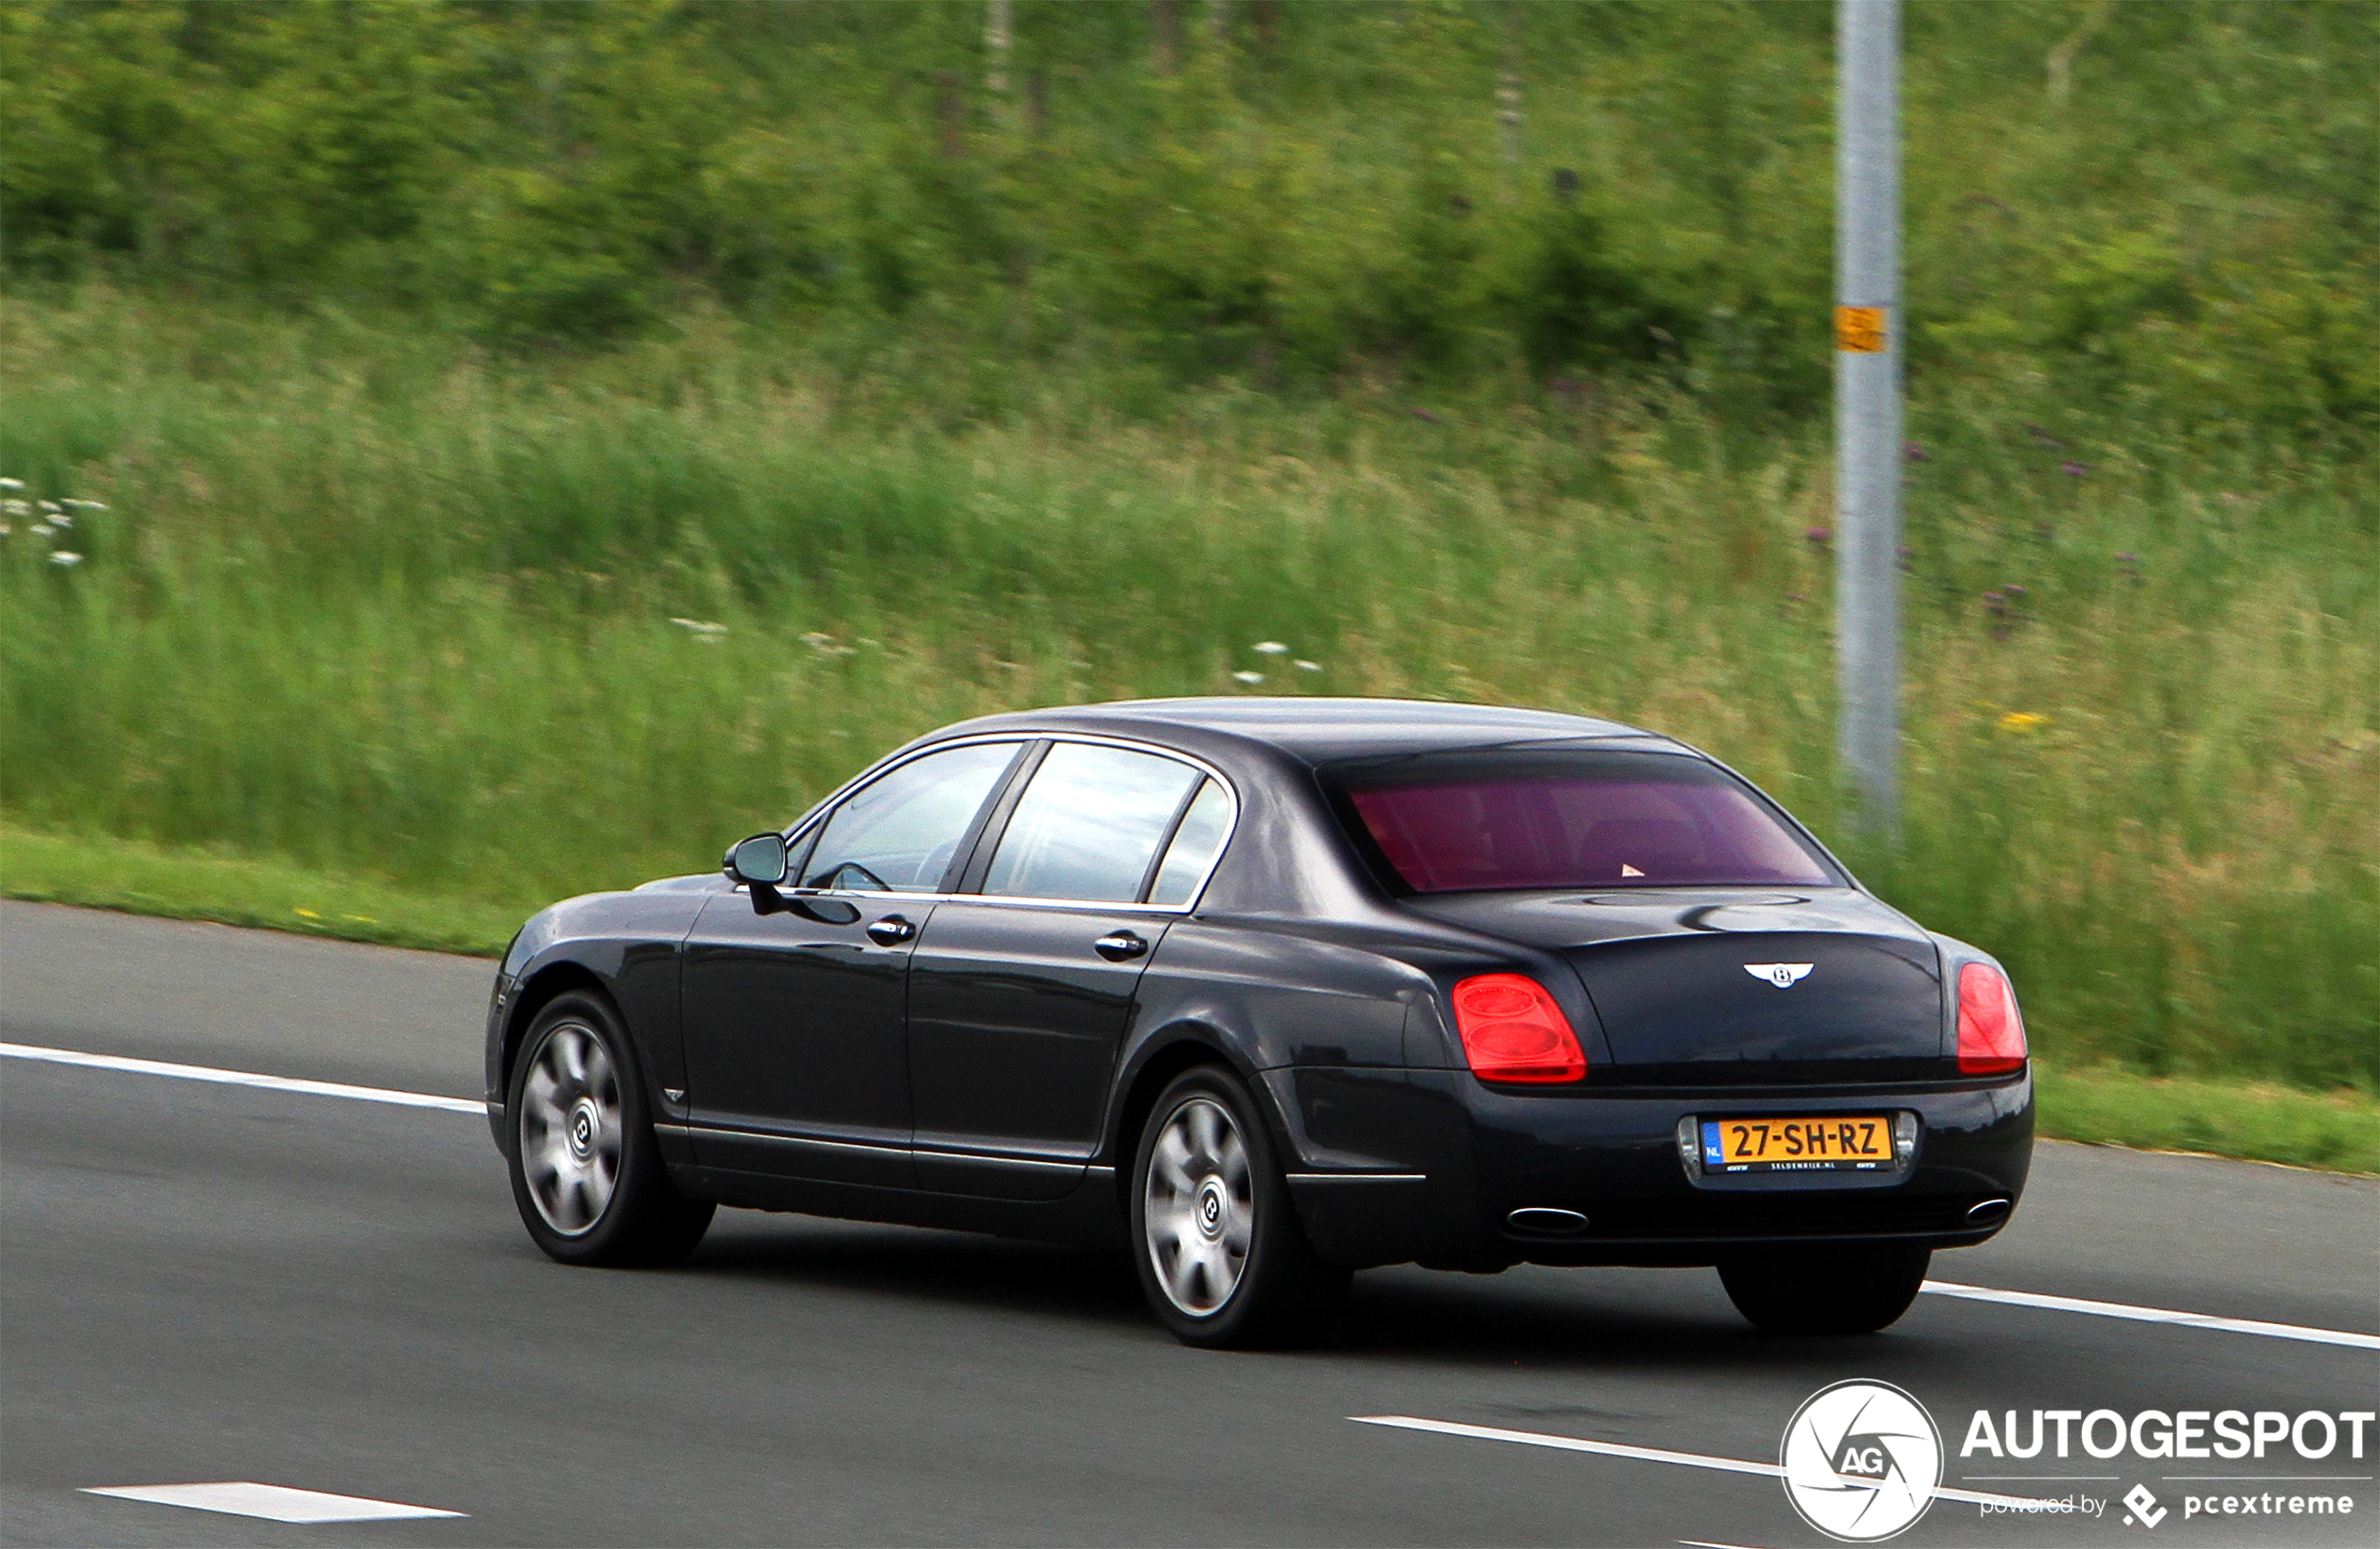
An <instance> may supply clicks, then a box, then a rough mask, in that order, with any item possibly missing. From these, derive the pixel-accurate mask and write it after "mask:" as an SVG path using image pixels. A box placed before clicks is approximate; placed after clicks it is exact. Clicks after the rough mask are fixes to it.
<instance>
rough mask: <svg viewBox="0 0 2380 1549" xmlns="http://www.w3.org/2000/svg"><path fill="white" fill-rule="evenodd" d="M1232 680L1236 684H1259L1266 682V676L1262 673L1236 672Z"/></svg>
mask: <svg viewBox="0 0 2380 1549" xmlns="http://www.w3.org/2000/svg"><path fill="white" fill-rule="evenodd" d="M1231 680H1232V681H1233V682H1234V683H1247V684H1257V683H1261V682H1263V681H1264V674H1262V673H1260V672H1235V673H1233V674H1232V675H1231Z"/></svg>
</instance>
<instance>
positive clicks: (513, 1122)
mask: <svg viewBox="0 0 2380 1549" xmlns="http://www.w3.org/2000/svg"><path fill="white" fill-rule="evenodd" d="M505 1097H506V1108H505V1121H506V1122H505V1146H504V1160H505V1163H506V1170H507V1171H509V1172H510V1173H511V1174H512V1179H513V1204H515V1205H517V1206H518V1207H519V1208H520V1213H521V1220H522V1222H523V1224H524V1225H526V1226H527V1227H528V1234H529V1237H530V1238H531V1240H533V1241H534V1242H535V1243H536V1244H537V1245H538V1246H539V1247H541V1248H543V1249H544V1250H545V1252H546V1254H547V1255H548V1256H549V1257H551V1258H554V1259H559V1260H560V1261H561V1262H563V1263H565V1264H602V1265H632V1264H636V1265H655V1264H674V1263H676V1262H677V1261H678V1260H679V1259H683V1258H685V1257H686V1256H687V1255H688V1254H690V1253H692V1252H693V1251H694V1244H697V1243H699V1242H701V1241H702V1240H703V1233H704V1231H705V1230H707V1229H708V1228H709V1226H710V1218H711V1214H712V1213H713V1212H714V1211H715V1210H716V1209H717V1207H716V1206H714V1205H712V1204H710V1203H708V1202H707V1201H696V1200H692V1199H686V1198H684V1197H683V1196H681V1195H680V1194H679V1193H678V1192H677V1189H676V1188H674V1187H672V1186H671V1184H670V1181H669V1169H668V1168H667V1167H666V1166H664V1165H663V1163H662V1157H661V1150H660V1147H659V1146H658V1145H657V1144H656V1143H655V1142H654V1139H653V1122H652V1116H651V1114H650V1113H649V1112H648V1111H647V1108H646V1099H645V1087H644V1080H643V1076H642V1073H641V1072H640V1071H639V1069H638V1067H637V1065H636V1053H635V1050H634V1049H633V1048H632V1046H631V1045H630V1043H629V1041H628V1038H627V1037H626V1035H624V1034H623V1033H622V1032H621V1030H620V1024H619V1018H618V1015H617V1013H616V1012H614V1011H613V1010H612V1008H611V1007H610V1006H609V1005H606V1004H604V1002H603V1001H602V999H600V998H599V997H597V996H594V995H589V994H579V993H573V994H567V995H562V996H559V997H558V998H557V999H556V1000H555V1001H554V1002H553V1003H552V1004H551V1005H547V1006H546V1007H545V1008H544V1009H543V1010H542V1011H540V1012H539V1013H538V1014H537V1020H535V1021H533V1022H531V1023H530V1024H529V1030H528V1036H527V1037H525V1038H523V1039H522V1040H521V1051H520V1055H519V1057H518V1058H516V1059H515V1060H514V1061H513V1071H512V1075H511V1076H510V1077H509V1078H508V1080H507V1083H506V1092H505Z"/></svg>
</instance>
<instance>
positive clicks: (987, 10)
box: [984, 0, 1012, 112]
mask: <svg viewBox="0 0 2380 1549" xmlns="http://www.w3.org/2000/svg"><path fill="white" fill-rule="evenodd" d="M1008 6H1009V0H984V93H985V95H986V96H988V97H990V98H991V103H992V110H993V111H994V112H998V111H999V110H1000V108H1001V107H1002V105H1003V104H1004V103H1006V101H1007V100H1008V44H1009V40H1010V37H1011V36H1012V33H1011V30H1010V25H1009V14H1008Z"/></svg>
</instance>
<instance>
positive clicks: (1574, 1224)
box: [1504, 1205, 1586, 1237]
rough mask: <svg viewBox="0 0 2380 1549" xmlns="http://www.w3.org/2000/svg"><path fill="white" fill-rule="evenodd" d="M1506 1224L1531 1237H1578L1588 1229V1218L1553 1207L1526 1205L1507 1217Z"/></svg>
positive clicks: (1575, 1212) (1571, 1211) (1572, 1211)
mask: <svg viewBox="0 0 2380 1549" xmlns="http://www.w3.org/2000/svg"><path fill="white" fill-rule="evenodd" d="M1504 1224H1505V1225H1506V1226H1508V1227H1510V1228H1511V1229H1513V1230H1514V1231H1521V1232H1526V1233H1527V1234H1528V1235H1530V1236H1531V1237H1576V1236H1577V1235H1578V1234H1579V1233H1580V1232H1583V1231H1584V1230H1585V1229H1586V1217H1585V1216H1584V1215H1582V1214H1579V1213H1578V1212H1577V1211H1574V1210H1559V1209H1556V1208H1555V1207H1554V1206H1552V1205H1525V1206H1523V1207H1522V1208H1521V1209H1519V1210H1516V1211H1514V1212H1513V1213H1512V1214H1510V1215H1508V1216H1506V1217H1505V1218H1504Z"/></svg>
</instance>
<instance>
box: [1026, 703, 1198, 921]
mask: <svg viewBox="0 0 2380 1549" xmlns="http://www.w3.org/2000/svg"><path fill="white" fill-rule="evenodd" d="M1200 778H1201V777H1200V775H1199V774H1198V771H1197V770H1196V769H1193V768H1191V767H1189V766H1188V765H1186V764H1182V763H1178V762H1176V761H1175V760H1173V759H1170V758H1160V757H1159V756H1157V755H1156V754H1154V753H1143V752H1133V751H1132V750H1130V749H1128V748H1108V747H1099V746H1095V745H1093V744H1090V743H1083V742H1061V743H1059V744H1057V745H1056V746H1055V747H1052V748H1051V749H1050V750H1049V754H1048V756H1046V757H1044V758H1043V759H1042V761H1041V767H1040V768H1038V769H1036V770H1034V776H1033V780H1032V782H1030V783H1029V784H1027V785H1026V786H1025V794H1024V795H1023V797H1020V798H1019V800H1018V802H1017V810H1016V812H1014V813H1012V814H1011V815H1010V817H1009V819H1008V827H1007V829H1006V831H1005V832H1004V833H1003V834H1002V835H1001V836H1000V847H999V849H997V850H995V851H994V852H993V853H992V857H991V870H990V871H989V872H987V873H986V874H985V876H984V884H983V890H984V891H985V892H986V893H988V894H992V895H995V896H998V897H1004V898H1028V899H1081V900H1085V901H1093V902H1100V903H1132V902H1137V901H1138V900H1139V897H1140V885H1141V883H1142V882H1143V881H1145V880H1146V879H1147V877H1148V875H1149V864H1150V862H1152V861H1153V860H1154V859H1156V857H1157V846H1158V845H1159V844H1161V843H1163V842H1165V837H1166V831H1167V829H1168V828H1169V827H1171V826H1172V824H1173V819H1174V814H1175V813H1176V812H1180V811H1182V802H1183V797H1186V796H1188V795H1189V794H1190V787H1191V786H1192V785H1193V784H1194V783H1196V782H1197V781H1198V780H1199V779H1200Z"/></svg>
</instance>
